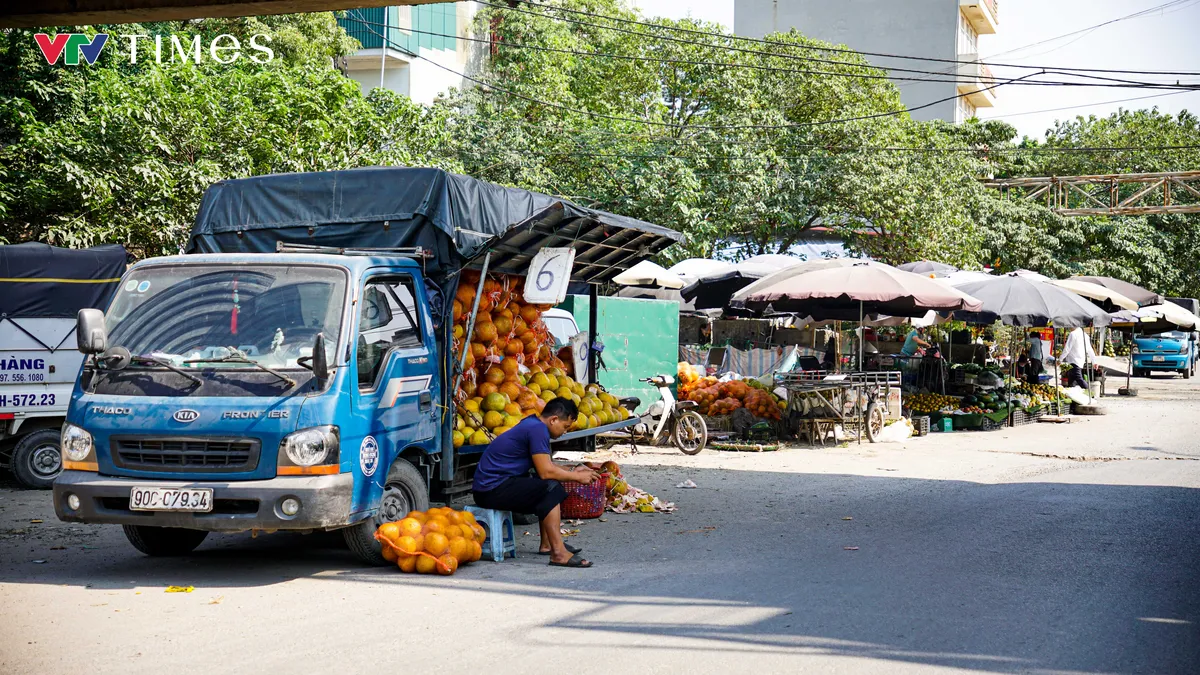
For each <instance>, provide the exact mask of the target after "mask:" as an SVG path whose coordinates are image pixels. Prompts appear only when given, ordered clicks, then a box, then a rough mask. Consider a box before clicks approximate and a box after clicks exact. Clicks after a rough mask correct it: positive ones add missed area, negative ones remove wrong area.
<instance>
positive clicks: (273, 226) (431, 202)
mask: <svg viewBox="0 0 1200 675" xmlns="http://www.w3.org/2000/svg"><path fill="white" fill-rule="evenodd" d="M681 238H682V237H681V235H680V234H679V233H677V232H675V231H674V230H669V229H667V228H665V227H661V226H659V225H654V224H651V223H647V222H644V221H641V220H637V219H634V218H627V217H625V216H618V215H616V214H612V213H606V212H604V211H597V210H593V209H588V208H584V207H582V206H579V205H577V204H574V203H572V202H569V201H567V200H564V199H559V198H556V197H551V196H548V195H544V194H540V193H537V192H529V191H528V190H521V189H517V188H506V187H502V186H499V185H495V184H492V183H486V182H484V181H480V180H476V179H474V178H470V177H467V176H460V175H457V174H453V173H449V172H447V171H443V170H441V169H429V168H405V167H371V168H363V169H349V170H345V171H323V172H317V173H290V174H275V175H269V176H257V177H254V178H243V179H238V180H228V181H221V182H219V183H216V184H214V185H213V186H212V187H210V188H209V189H208V190H207V191H206V192H205V193H204V200H203V201H202V202H201V204H200V212H199V213H198V214H197V216H196V224H195V226H194V227H193V228H192V234H191V237H190V239H189V240H188V247H187V251H188V252H189V253H216V252H271V251H275V250H276V245H277V243H279V242H286V243H290V244H311V245H319V246H333V247H344V248H396V247H405V246H420V247H423V248H425V249H428V250H430V251H432V252H433V254H434V257H433V259H432V260H430V261H428V265H429V269H430V271H431V272H435V273H437V272H441V273H451V272H453V271H455V270H457V269H458V268H459V267H461V266H462V265H464V264H467V263H469V261H471V260H473V259H475V258H477V257H478V255H479V254H481V253H482V252H483V251H484V250H485V249H490V250H491V251H492V260H491V263H490V269H491V270H493V271H496V272H505V273H512V274H524V273H525V272H526V268H527V267H528V266H529V263H530V261H531V260H532V259H533V256H534V254H536V253H537V251H538V250H539V249H541V248H543V247H547V246H553V247H567V246H573V247H574V248H575V266H574V269H573V270H572V277H571V278H572V279H573V280H575V281H584V282H588V283H600V282H605V281H608V280H610V279H611V278H612V277H613V276H615V275H617V274H619V273H620V272H621V271H622V270H625V269H628V268H629V267H632V266H633V265H635V264H637V263H638V262H640V261H642V260H644V259H646V258H648V257H650V256H653V255H654V254H656V253H658V252H659V251H661V250H663V249H664V248H666V247H667V246H670V245H671V244H673V243H675V242H676V241H679V240H680V239H681Z"/></svg>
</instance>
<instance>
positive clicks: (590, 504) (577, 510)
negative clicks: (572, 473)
mask: <svg viewBox="0 0 1200 675" xmlns="http://www.w3.org/2000/svg"><path fill="white" fill-rule="evenodd" d="M562 486H563V488H564V489H566V491H567V499H566V501H564V502H563V503H562V517H563V518H572V519H575V518H599V517H600V516H602V515H604V506H605V504H606V503H607V501H608V500H607V499H606V497H607V495H608V474H606V473H602V474H600V477H599V478H597V479H596V480H594V481H592V482H591V483H590V484H588V485H584V484H583V483H576V482H575V481H564V482H563V484H562Z"/></svg>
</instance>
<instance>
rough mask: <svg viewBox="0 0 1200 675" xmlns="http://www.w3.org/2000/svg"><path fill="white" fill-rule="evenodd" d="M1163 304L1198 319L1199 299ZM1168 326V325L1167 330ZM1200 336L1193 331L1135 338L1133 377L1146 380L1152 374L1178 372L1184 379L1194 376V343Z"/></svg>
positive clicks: (1156, 333) (1184, 299)
mask: <svg viewBox="0 0 1200 675" xmlns="http://www.w3.org/2000/svg"><path fill="white" fill-rule="evenodd" d="M1167 302H1169V303H1171V304H1173V305H1178V306H1180V307H1182V308H1184V309H1186V310H1187V311H1188V313H1189V314H1191V315H1192V316H1196V317H1197V318H1200V300H1197V299H1196V298H1167ZM1169 327H1170V325H1168V328H1169ZM1198 342H1200V334H1197V332H1196V330H1195V328H1192V329H1182V330H1181V329H1175V330H1162V329H1161V328H1160V329H1159V330H1158V331H1157V332H1151V333H1149V334H1147V335H1138V336H1136V338H1135V339H1134V348H1133V350H1132V351H1133V354H1132V356H1133V374H1134V375H1135V376H1137V377H1148V376H1149V375H1150V373H1151V372H1154V371H1168V372H1173V373H1179V374H1180V375H1182V376H1183V377H1184V378H1190V377H1191V376H1192V375H1195V374H1196V360H1197V356H1198V353H1197V350H1198V349H1200V347H1198V345H1197V343H1198Z"/></svg>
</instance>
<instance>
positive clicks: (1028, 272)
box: [1013, 270, 1050, 281]
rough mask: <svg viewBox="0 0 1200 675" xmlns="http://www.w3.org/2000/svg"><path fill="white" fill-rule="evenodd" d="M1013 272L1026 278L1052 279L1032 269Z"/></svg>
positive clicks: (1035, 279) (1037, 279) (1036, 279)
mask: <svg viewBox="0 0 1200 675" xmlns="http://www.w3.org/2000/svg"><path fill="white" fill-rule="evenodd" d="M1013 274H1015V275H1017V276H1019V277H1025V278H1026V279H1033V280H1034V281H1050V277H1048V276H1046V275H1045V274H1039V273H1037V272H1034V271H1032V270H1016V271H1015V272H1013Z"/></svg>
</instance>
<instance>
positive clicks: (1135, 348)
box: [1129, 345, 1142, 354]
mask: <svg viewBox="0 0 1200 675" xmlns="http://www.w3.org/2000/svg"><path fill="white" fill-rule="evenodd" d="M1141 351H1142V350H1140V349H1138V346H1137V345H1131V346H1130V347H1129V353H1130V354H1137V353H1139V352H1141Z"/></svg>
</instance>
